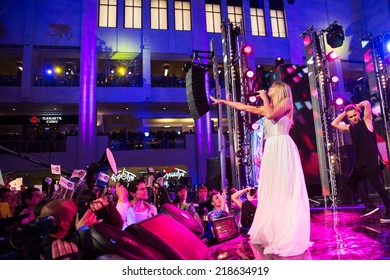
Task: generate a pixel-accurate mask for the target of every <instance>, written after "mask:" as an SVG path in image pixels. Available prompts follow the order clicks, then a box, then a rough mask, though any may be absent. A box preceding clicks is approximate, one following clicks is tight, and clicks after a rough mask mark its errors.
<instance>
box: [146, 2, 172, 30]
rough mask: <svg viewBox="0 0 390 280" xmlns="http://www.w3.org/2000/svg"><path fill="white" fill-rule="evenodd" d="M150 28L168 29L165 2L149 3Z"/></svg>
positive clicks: (166, 5)
mask: <svg viewBox="0 0 390 280" xmlns="http://www.w3.org/2000/svg"><path fill="white" fill-rule="evenodd" d="M150 27H151V28H152V29H162V30H167V29H168V4H167V0H151V1H150Z"/></svg>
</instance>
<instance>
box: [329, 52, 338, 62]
mask: <svg viewBox="0 0 390 280" xmlns="http://www.w3.org/2000/svg"><path fill="white" fill-rule="evenodd" d="M338 57H339V55H338V54H337V53H336V52H334V51H330V52H329V53H328V54H327V55H326V59H327V60H328V61H335V60H336V59H337V58H338Z"/></svg>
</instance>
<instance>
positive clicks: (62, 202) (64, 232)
mask: <svg viewBox="0 0 390 280" xmlns="http://www.w3.org/2000/svg"><path fill="white" fill-rule="evenodd" d="M95 207H96V208H95V209H97V208H98V206H97V205H95ZM49 216H52V217H53V218H54V220H55V228H54V230H53V231H52V232H51V233H49V235H47V236H46V237H45V238H44V240H43V244H44V246H43V247H42V251H41V252H40V254H41V256H40V258H41V259H55V258H56V257H58V256H60V255H61V256H63V254H59V253H58V254H52V253H53V251H52V250H56V249H55V248H56V247H57V245H61V244H58V240H64V241H65V242H66V243H70V242H71V241H70V240H71V239H72V237H73V234H74V233H75V232H76V231H77V230H79V229H83V228H86V227H89V226H91V225H93V224H94V223H96V222H97V218H96V215H95V213H94V212H93V211H92V210H91V209H88V210H87V211H86V212H85V214H84V215H83V216H82V218H81V219H79V215H78V207H77V205H76V203H75V202H74V201H73V200H70V199H66V198H63V199H56V200H52V201H50V202H48V203H47V204H46V205H44V206H43V208H42V210H41V214H40V217H49ZM55 241H57V242H56V243H55V244H54V243H53V242H55ZM60 243H61V242H60ZM66 243H62V245H64V244H66ZM74 245H75V244H74ZM71 248H75V250H73V249H72V250H70V249H69V248H68V250H66V251H67V255H68V256H67V257H68V258H71V259H78V258H79V257H80V256H79V255H78V253H79V248H77V246H73V245H71ZM76 248H77V249H76ZM57 249H58V247H57ZM76 253H77V255H76ZM85 253H87V252H85Z"/></svg>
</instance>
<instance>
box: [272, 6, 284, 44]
mask: <svg viewBox="0 0 390 280" xmlns="http://www.w3.org/2000/svg"><path fill="white" fill-rule="evenodd" d="M270 15H271V27H272V36H273V37H281V38H286V37H287V32H286V19H285V16H284V7H283V0H270Z"/></svg>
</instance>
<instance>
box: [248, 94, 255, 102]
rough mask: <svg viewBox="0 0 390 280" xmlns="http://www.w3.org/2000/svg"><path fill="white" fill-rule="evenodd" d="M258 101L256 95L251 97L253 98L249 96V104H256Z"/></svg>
mask: <svg viewBox="0 0 390 280" xmlns="http://www.w3.org/2000/svg"><path fill="white" fill-rule="evenodd" d="M256 100H257V97H256V95H251V96H249V102H251V103H256Z"/></svg>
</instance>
